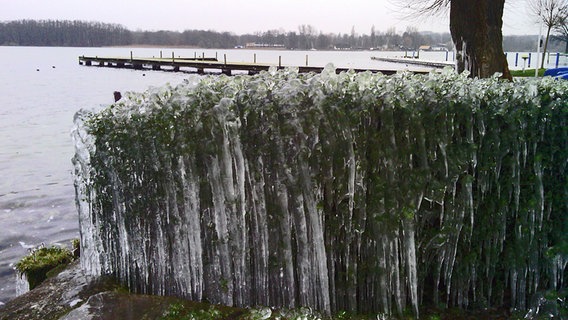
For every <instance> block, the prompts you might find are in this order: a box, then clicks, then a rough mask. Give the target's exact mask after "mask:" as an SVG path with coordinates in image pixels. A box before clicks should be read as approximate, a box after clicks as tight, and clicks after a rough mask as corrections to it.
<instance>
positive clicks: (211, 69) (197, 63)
mask: <svg viewBox="0 0 568 320" xmlns="http://www.w3.org/2000/svg"><path fill="white" fill-rule="evenodd" d="M255 60H256V59H255ZM278 60H279V61H278V64H266V63H256V62H253V63H244V62H227V57H226V55H224V57H223V61H219V60H218V59H217V58H205V57H201V58H198V57H193V58H183V57H174V56H173V54H172V57H170V58H136V57H133V56H132V55H131V56H130V57H114V58H113V57H98V56H95V57H88V56H80V57H79V64H81V65H85V66H99V67H110V68H126V69H134V70H162V71H173V72H188V73H198V74H205V73H217V74H218V73H221V74H226V75H232V74H233V72H239V73H248V74H256V73H259V72H261V71H268V70H269V68H270V67H276V68H277V69H284V68H286V67H290V66H284V65H282V59H281V57H279V59H278ZM306 61H307V59H306ZM306 64H307V63H306ZM295 67H296V68H298V70H299V72H301V73H307V72H315V73H320V72H322V71H323V69H324V67H312V66H307V65H306V66H295ZM348 70H354V71H355V72H365V71H370V72H374V73H379V72H380V73H383V74H386V75H391V74H395V73H396V72H397V71H398V70H379V69H353V68H336V72H337V73H340V72H342V71H348ZM411 72H414V73H427V72H426V71H411Z"/></svg>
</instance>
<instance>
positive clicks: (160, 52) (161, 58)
mask: <svg viewBox="0 0 568 320" xmlns="http://www.w3.org/2000/svg"><path fill="white" fill-rule="evenodd" d="M160 59H162V50H160Z"/></svg>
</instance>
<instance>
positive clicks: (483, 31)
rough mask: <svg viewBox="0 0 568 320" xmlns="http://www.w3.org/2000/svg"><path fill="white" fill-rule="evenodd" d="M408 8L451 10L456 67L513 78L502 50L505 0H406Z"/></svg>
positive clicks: (424, 10) (419, 11)
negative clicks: (497, 73) (498, 73)
mask: <svg viewBox="0 0 568 320" xmlns="http://www.w3.org/2000/svg"><path fill="white" fill-rule="evenodd" d="M403 2H404V3H405V6H404V7H405V9H410V10H411V11H413V12H415V13H416V12H418V13H420V14H424V13H428V14H433V13H434V14H436V13H445V12H447V11H446V10H447V9H448V8H449V10H450V33H451V34H452V40H453V42H454V45H455V47H456V50H457V55H456V58H457V59H456V60H457V62H456V70H457V71H458V72H462V71H464V70H468V71H469V72H470V75H471V76H472V77H481V78H486V77H490V76H492V75H493V74H495V73H496V72H500V73H502V77H503V78H506V79H511V73H510V72H509V66H508V64H507V59H506V58H505V53H504V52H503V32H502V26H503V19H502V18H503V10H504V6H505V0H414V1H412V0H403Z"/></svg>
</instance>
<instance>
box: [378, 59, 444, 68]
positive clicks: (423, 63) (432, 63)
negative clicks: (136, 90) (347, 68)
mask: <svg viewBox="0 0 568 320" xmlns="http://www.w3.org/2000/svg"><path fill="white" fill-rule="evenodd" d="M371 59H372V60H377V61H385V62H393V63H404V64H411V65H417V66H424V67H434V68H445V67H453V66H454V65H455V63H454V62H449V61H428V60H418V59H415V58H383V57H371Z"/></svg>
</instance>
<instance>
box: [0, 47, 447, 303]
mask: <svg viewBox="0 0 568 320" xmlns="http://www.w3.org/2000/svg"><path fill="white" fill-rule="evenodd" d="M130 51H133V54H134V56H141V57H149V56H156V57H158V56H160V49H148V48H145V49H138V48H136V49H129V48H38V47H0V306H1V305H2V304H3V303H5V302H6V301H7V300H9V299H11V298H13V297H14V296H15V294H16V292H15V284H16V280H15V279H16V278H15V273H14V270H13V265H14V263H15V262H16V261H17V260H18V259H20V258H21V257H22V256H23V255H25V254H26V253H27V250H28V249H29V248H33V247H36V246H38V245H40V244H42V243H45V245H47V246H50V245H64V246H69V245H70V240H71V239H73V238H78V237H79V231H78V222H77V214H76V209H75V204H74V189H73V178H72V165H71V158H72V156H73V152H74V150H73V142H72V140H71V136H70V132H71V130H72V127H73V115H74V114H75V112H76V111H77V110H79V109H81V108H87V109H100V108H102V107H104V106H106V105H108V104H110V103H112V102H113V92H114V91H121V92H126V91H144V90H145V89H147V88H148V87H149V86H162V85H165V84H166V83H170V84H172V85H176V84H179V83H181V82H182V81H183V79H184V78H185V77H187V75H186V74H183V73H170V72H156V71H133V70H124V69H111V68H98V67H84V66H80V65H79V64H78V60H77V57H78V56H80V55H91V56H97V55H98V56H124V57H128V56H130ZM161 51H162V54H163V56H164V57H171V55H172V52H174V54H175V56H182V57H193V56H195V55H197V56H202V55H205V56H206V57H215V56H216V55H217V57H218V58H219V60H221V59H223V58H224V56H225V55H226V56H227V61H231V62H252V61H253V59H254V58H255V54H256V61H257V62H259V63H271V64H275V65H276V64H278V60H279V57H282V65H305V64H306V55H307V56H308V59H307V60H308V64H309V65H311V66H325V65H326V64H327V63H333V64H334V65H335V66H337V67H352V68H377V69H379V68H383V69H392V70H395V69H398V68H406V67H405V66H401V65H397V64H389V63H382V62H378V61H373V60H371V59H370V57H371V56H401V55H403V54H404V53H402V52H369V51H367V52H325V51H323V52H322V51H271V50H256V51H255V50H242V49H240V50H224V51H222V50H202V49H162V50H161ZM452 57H453V54H451V53H450V59H451V58H452ZM422 58H424V59H430V60H445V53H425V54H424V55H423V56H422Z"/></svg>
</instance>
